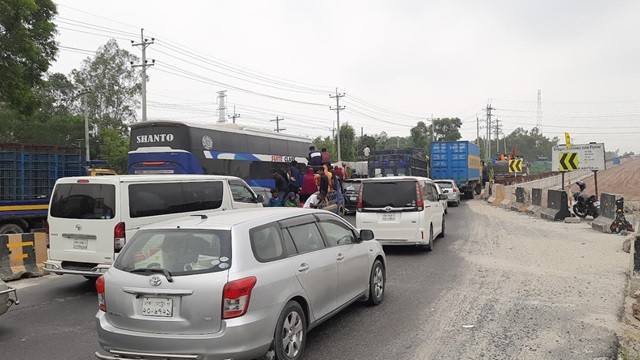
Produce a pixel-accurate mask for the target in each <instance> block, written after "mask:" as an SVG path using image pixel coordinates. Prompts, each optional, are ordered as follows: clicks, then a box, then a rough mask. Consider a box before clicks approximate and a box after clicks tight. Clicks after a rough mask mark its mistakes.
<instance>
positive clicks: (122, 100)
mask: <svg viewBox="0 0 640 360" xmlns="http://www.w3.org/2000/svg"><path fill="white" fill-rule="evenodd" d="M136 61H138V58H137V57H136V56H135V55H133V54H132V53H130V52H128V51H126V50H123V49H120V47H119V46H118V43H117V42H116V40H114V39H111V40H109V41H108V42H107V43H106V44H105V45H103V46H101V47H100V48H99V49H98V52H97V53H96V56H95V57H94V58H93V59H91V58H87V59H85V60H84V61H83V62H82V67H81V68H80V70H73V71H72V72H71V76H72V77H73V81H74V83H75V86H76V88H77V89H83V90H84V89H86V90H89V93H88V94H87V102H88V107H89V116H90V118H91V119H95V121H96V122H97V123H98V124H99V127H104V126H106V127H111V128H120V127H122V125H123V124H124V123H127V122H131V121H134V120H135V117H136V109H137V108H138V106H139V104H140V102H139V100H138V99H139V98H140V93H141V90H142V84H141V80H140V76H139V75H138V74H137V73H136V71H134V70H133V68H132V67H131V64H130V63H131V62H136Z"/></svg>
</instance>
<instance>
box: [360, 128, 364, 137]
mask: <svg viewBox="0 0 640 360" xmlns="http://www.w3.org/2000/svg"><path fill="white" fill-rule="evenodd" d="M363 136H364V126H360V137H361V138H362V137H363Z"/></svg>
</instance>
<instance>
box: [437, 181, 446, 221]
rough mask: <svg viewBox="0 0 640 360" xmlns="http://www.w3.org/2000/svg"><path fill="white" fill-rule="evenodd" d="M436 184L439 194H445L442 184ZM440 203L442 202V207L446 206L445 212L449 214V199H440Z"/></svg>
mask: <svg viewBox="0 0 640 360" xmlns="http://www.w3.org/2000/svg"><path fill="white" fill-rule="evenodd" d="M435 184H436V188H437V189H438V195H445V196H446V194H445V193H444V189H443V188H442V187H441V186H440V184H438V183H435ZM438 198H440V196H438ZM440 203H441V204H442V207H443V208H444V213H445V214H448V213H449V200H447V199H440Z"/></svg>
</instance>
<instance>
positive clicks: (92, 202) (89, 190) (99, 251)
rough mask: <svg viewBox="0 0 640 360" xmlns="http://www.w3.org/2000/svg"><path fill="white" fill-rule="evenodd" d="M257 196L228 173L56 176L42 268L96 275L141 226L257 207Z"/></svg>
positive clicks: (107, 265)
mask: <svg viewBox="0 0 640 360" xmlns="http://www.w3.org/2000/svg"><path fill="white" fill-rule="evenodd" d="M262 200H263V199H262V196H257V195H256V194H255V193H254V192H253V190H251V187H249V185H247V183H246V182H245V181H244V180H242V179H240V178H237V177H234V176H217V175H116V176H85V177H68V178H61V179H58V181H56V184H55V186H54V188H53V193H52V195H51V201H50V204H49V214H48V218H47V232H48V235H49V241H48V245H49V249H48V260H47V261H45V263H44V270H45V271H46V272H50V273H56V274H59V275H62V274H76V275H84V276H85V277H87V278H94V277H98V276H100V275H102V274H103V273H104V272H106V270H107V269H108V268H109V266H111V264H112V263H113V261H114V260H115V258H116V256H117V254H118V252H119V251H120V249H122V247H123V246H124V244H125V242H126V241H127V239H129V238H131V236H133V234H135V232H136V231H137V230H138V229H139V228H140V227H141V226H144V225H149V224H153V223H156V222H160V221H164V220H169V219H172V218H177V217H181V216H184V215H189V214H196V213H198V214H199V213H201V212H202V211H203V210H207V212H210V211H225V210H231V209H239V208H249V207H262Z"/></svg>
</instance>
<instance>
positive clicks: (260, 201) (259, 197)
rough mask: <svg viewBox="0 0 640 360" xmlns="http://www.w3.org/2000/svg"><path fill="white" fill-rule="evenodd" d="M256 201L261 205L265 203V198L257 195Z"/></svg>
mask: <svg viewBox="0 0 640 360" xmlns="http://www.w3.org/2000/svg"><path fill="white" fill-rule="evenodd" d="M256 201H257V202H259V203H263V202H264V196H262V195H257V196H256Z"/></svg>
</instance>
